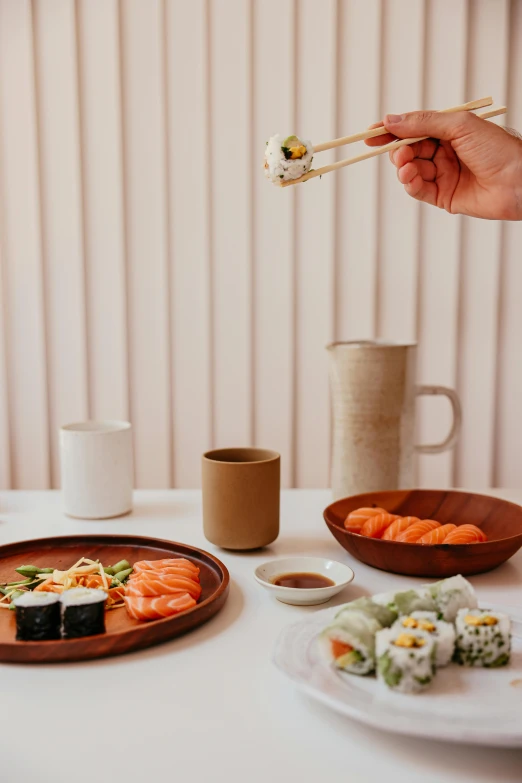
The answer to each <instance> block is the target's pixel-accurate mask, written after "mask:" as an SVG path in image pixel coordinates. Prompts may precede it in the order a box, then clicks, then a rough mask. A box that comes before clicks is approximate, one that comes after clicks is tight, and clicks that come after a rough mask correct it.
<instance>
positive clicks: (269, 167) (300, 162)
mask: <svg viewBox="0 0 522 783" xmlns="http://www.w3.org/2000/svg"><path fill="white" fill-rule="evenodd" d="M313 154H314V148H313V147H312V142H311V141H306V140H305V139H300V138H299V137H298V136H287V138H286V139H282V138H281V136H280V135H279V134H276V135H275V136H271V138H270V139H269V140H268V141H267V143H266V147H265V164H264V168H265V176H266V177H268V179H269V180H271V182H274V183H275V184H278V185H280V184H281V182H287V181H288V180H292V179H299V177H302V176H303V174H306V173H307V172H308V171H310V167H311V165H312V159H313Z"/></svg>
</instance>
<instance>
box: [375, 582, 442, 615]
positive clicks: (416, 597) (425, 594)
mask: <svg viewBox="0 0 522 783" xmlns="http://www.w3.org/2000/svg"><path fill="white" fill-rule="evenodd" d="M373 601H374V602H375V603H377V604H381V605H382V606H386V607H387V608H388V609H391V611H393V612H395V613H396V614H398V615H401V614H411V613H412V612H434V611H436V608H437V607H436V604H435V600H434V598H433V596H432V594H431V593H430V590H429V589H428V587H426V586H425V587H419V588H418V589H417V590H413V589H412V590H401V591H399V592H397V593H378V594H377V595H374V596H373Z"/></svg>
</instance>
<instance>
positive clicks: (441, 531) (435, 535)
mask: <svg viewBox="0 0 522 783" xmlns="http://www.w3.org/2000/svg"><path fill="white" fill-rule="evenodd" d="M456 527H457V525H454V524H453V523H451V522H449V523H448V524H447V525H441V526H440V527H436V528H435V530H430V532H429V533H425V534H424V535H423V536H421V537H420V538H419V540H418V541H417V544H443V543H446V536H448V535H449V534H450V533H451V531H452V530H455V528H456Z"/></svg>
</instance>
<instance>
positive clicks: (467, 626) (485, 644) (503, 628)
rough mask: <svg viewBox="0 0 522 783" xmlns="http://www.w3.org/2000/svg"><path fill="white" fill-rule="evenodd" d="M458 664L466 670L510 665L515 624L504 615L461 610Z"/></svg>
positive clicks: (456, 655) (458, 633) (475, 610)
mask: <svg viewBox="0 0 522 783" xmlns="http://www.w3.org/2000/svg"><path fill="white" fill-rule="evenodd" d="M455 626H456V631H457V647H456V651H455V660H456V661H457V663H460V664H463V665H464V666H485V667H486V668H497V667H498V666H505V665H506V664H507V663H509V657H510V654H511V620H510V618H509V616H508V615H507V614H503V613H502V612H490V611H487V610H481V609H459V611H458V613H457V619H456V621H455Z"/></svg>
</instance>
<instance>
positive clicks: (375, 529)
mask: <svg viewBox="0 0 522 783" xmlns="http://www.w3.org/2000/svg"><path fill="white" fill-rule="evenodd" d="M396 519H398V517H397V515H396V514H388V513H387V512H386V511H385V512H384V514H376V515H375V516H373V517H369V518H368V519H367V520H366V522H365V523H364V525H363V526H362V528H361V536H368V538H380V537H381V536H382V534H383V533H384V531H385V530H386V528H388V527H389V526H390V525H391V524H392V522H395V520H396Z"/></svg>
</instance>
